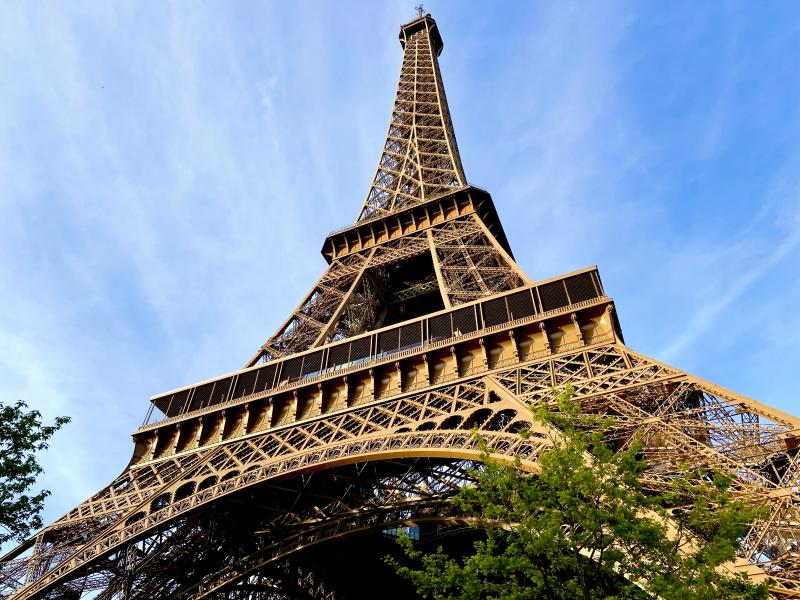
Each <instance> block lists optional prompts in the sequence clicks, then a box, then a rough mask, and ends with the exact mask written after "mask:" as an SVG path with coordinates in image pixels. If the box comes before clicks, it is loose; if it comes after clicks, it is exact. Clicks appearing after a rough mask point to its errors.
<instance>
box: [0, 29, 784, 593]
mask: <svg viewBox="0 0 800 600" xmlns="http://www.w3.org/2000/svg"><path fill="white" fill-rule="evenodd" d="M400 39H401V43H402V45H403V48H404V57H403V66H402V69H401V75H400V81H399V84H398V90H397V97H396V99H395V103H394V106H393V110H392V116H391V120H390V124H389V131H388V134H387V137H386V143H385V145H384V148H383V151H382V154H381V158H380V162H379V165H378V170H377V174H376V176H375V179H374V180H373V182H372V185H371V187H370V191H369V193H368V195H367V199H366V201H365V204H364V207H363V209H362V211H361V213H360V216H359V218H358V220H357V221H356V222H355V224H354V225H352V226H350V227H348V228H345V229H343V230H340V231H337V232H334V233H331V234H330V235H329V236H328V237H327V239H326V240H325V243H324V246H323V255H324V256H325V257H326V259H327V261H328V263H329V264H328V267H327V270H326V271H325V272H324V273H323V275H322V276H321V277H320V278H319V280H318V281H317V282H316V283H315V284H314V286H313V287H312V289H311V291H310V292H309V293H308V295H307V296H306V297H305V298H304V299H303V301H302V302H301V303H300V304H299V305H298V307H297V309H296V310H295V311H294V312H293V313H292V315H291V316H290V317H289V318H288V319H287V320H286V322H285V323H284V324H283V325H282V326H281V327H280V329H279V330H278V331H277V332H276V333H275V334H274V335H273V336H272V337H271V338H270V339H269V340H268V341H267V342H266V343H265V344H264V345H263V346H262V347H261V348H260V349H259V351H258V352H257V353H256V354H255V356H254V357H253V358H252V359H251V360H250V361H249V362H248V363H247V365H246V366H245V367H244V368H243V369H241V370H239V371H236V372H235V373H229V374H226V375H224V376H221V377H218V378H215V379H212V380H209V381H205V382H202V383H199V384H196V385H191V386H187V387H184V388H181V389H178V390H174V391H172V392H168V393H165V394H160V395H158V396H155V397H154V398H153V399H152V407H151V414H150V416H149V417H148V420H147V421H146V423H145V425H143V426H142V427H141V428H139V429H138V430H137V431H135V432H134V433H133V438H134V452H133V457H132V459H131V461H130V464H129V465H128V467H127V468H126V469H125V470H124V471H123V472H122V474H121V475H120V476H119V477H118V478H117V479H116V480H114V481H113V482H111V483H110V484H109V485H108V486H107V487H106V488H104V489H103V490H101V491H99V492H98V493H97V494H95V495H94V496H92V497H91V498H89V499H88V500H86V501H85V502H83V503H82V504H81V505H80V506H78V507H76V508H75V509H73V510H72V511H70V512H69V513H68V514H66V515H64V516H63V517H62V518H61V519H59V520H58V521H56V522H55V523H53V524H51V525H49V526H48V527H46V528H45V529H43V530H42V531H41V532H39V533H38V534H37V535H36V536H35V537H33V538H31V539H30V540H29V541H28V542H27V543H25V544H22V545H21V546H20V547H18V548H17V549H15V550H13V551H12V552H10V553H9V554H7V555H6V556H5V557H4V559H3V564H2V580H1V583H0V586H2V587H0V592H1V593H4V594H7V595H9V596H10V597H12V598H15V599H19V600H23V599H31V598H80V597H83V596H91V597H97V598H103V599H111V598H126V599H127V598H131V599H132V598H141V599H150V598H186V599H189V598H275V599H279V598H319V599H323V598H325V599H335V598H336V599H338V598H359V597H373V596H374V591H373V590H372V589H371V588H370V581H371V580H370V577H373V579H374V581H373V582H372V583H374V584H376V585H377V579H375V578H377V577H378V576H379V575H380V574H381V571H380V569H379V566H376V564H379V563H375V562H374V558H375V556H380V555H381V552H382V550H381V549H382V548H384V547H385V545H386V543H387V542H386V540H387V537H386V533H385V532H387V531H392V530H393V529H395V528H397V527H404V526H408V525H417V526H420V527H421V528H422V529H423V530H425V531H428V532H434V533H435V534H436V535H445V534H447V535H450V534H452V537H453V539H455V538H457V537H458V536H463V535H465V534H464V530H465V528H463V527H461V525H463V523H464V522H463V518H461V517H459V515H458V514H456V513H455V512H454V511H453V509H452V507H451V505H450V503H449V499H450V497H451V496H452V494H453V493H455V491H456V490H458V489H459V488H460V487H461V486H463V485H467V484H469V483H470V481H471V477H472V476H471V473H472V472H473V471H472V470H471V468H470V467H472V466H473V463H474V461H476V460H477V459H478V458H479V455H480V449H479V448H478V447H477V444H476V441H475V438H474V437H473V435H472V433H471V431H472V429H473V428H477V430H478V431H479V432H480V433H481V434H482V435H483V436H484V438H485V439H486V441H487V442H488V444H489V446H490V447H491V448H492V451H493V453H494V455H495V456H496V457H497V458H501V459H502V458H505V459H511V458H519V459H520V461H521V463H520V464H521V465H522V467H523V468H525V469H527V470H529V471H531V472H533V473H535V472H536V471H537V457H538V456H539V454H540V453H541V452H542V451H543V450H545V449H546V448H548V447H549V444H550V441H549V440H550V439H551V438H550V436H549V435H548V432H546V431H545V430H544V429H542V428H541V427H539V426H538V425H537V424H536V423H533V422H531V415H530V412H529V411H528V409H527V406H528V404H529V403H530V402H533V401H547V400H548V399H550V398H551V395H552V390H553V388H554V387H555V388H558V387H562V386H564V385H565V384H567V383H571V384H572V385H573V386H574V388H575V390H576V395H575V398H576V399H577V400H578V401H579V402H580V404H581V406H582V408H583V410H585V411H588V412H592V413H595V414H600V415H611V416H613V417H614V418H615V421H614V423H615V425H614V427H613V429H612V430H611V431H610V432H609V433H608V436H609V441H610V443H611V444H613V445H614V446H615V447H623V446H624V445H625V444H626V443H628V442H629V441H630V440H631V439H633V437H634V436H635V435H637V434H638V435H640V436H641V439H642V440H643V442H644V453H645V455H646V458H647V460H648V464H649V468H648V470H647V471H646V473H645V474H644V482H645V484H646V486H649V487H650V488H651V489H653V490H657V489H661V488H663V487H664V486H666V485H668V484H669V483H670V481H671V480H672V479H673V478H674V477H676V476H679V475H680V474H681V473H682V470H681V469H682V466H684V465H686V466H690V467H713V468H714V469H718V470H720V471H723V472H725V473H728V474H730V475H731V476H733V478H734V482H735V483H734V490H735V493H736V494H737V495H739V496H740V497H744V498H747V499H748V500H750V501H752V502H754V503H758V504H763V505H766V506H767V507H768V509H769V512H768V515H769V516H768V517H767V518H765V519H764V520H760V521H757V522H754V523H752V524H751V526H750V530H749V533H748V535H747V536H746V538H745V539H744V540H743V541H742V544H741V550H740V555H739V559H738V561H737V563H736V565H735V566H736V568H737V569H741V570H743V571H744V572H746V573H747V574H748V575H749V576H751V577H752V578H754V579H756V580H759V579H763V578H765V577H769V578H770V586H771V590H772V593H773V595H774V596H775V597H781V598H793V597H800V563H799V562H798V560H800V556H799V555H798V533H800V531H798V521H799V518H798V517H800V515H798V498H799V496H798V486H800V461H799V460H798V452H797V449H798V443H799V442H800V435H799V433H798V425H800V421H799V420H798V419H797V418H796V417H793V416H791V415H788V414H786V413H784V412H781V411H779V410H775V409H772V408H770V407H768V406H765V405H763V404H760V403H758V402H756V401H754V400H751V399H749V398H745V397H743V396H741V395H738V394H736V393H733V392H730V391H728V390H725V389H723V388H720V387H718V386H716V385H713V384H711V383H709V382H707V381H703V380H701V379H698V378H697V377H694V376H692V375H690V374H687V373H685V372H682V371H680V370H678V369H675V368H672V367H670V366H667V365H665V364H662V363H660V362H658V361H656V360H653V359H651V358H648V357H646V356H643V355H641V354H638V353H636V352H634V351H633V350H630V349H629V348H627V347H626V346H625V344H624V342H623V338H622V333H621V329H620V326H619V322H618V320H617V317H616V314H615V312H614V304H613V301H612V299H611V298H609V297H608V296H606V294H605V292H604V290H603V286H602V282H601V280H600V276H599V273H598V272H597V269H596V268H594V267H590V268H587V269H583V270H581V271H577V272H574V273H569V274H567V275H563V276H561V277H556V278H553V279H549V280H545V281H540V282H533V281H531V280H530V279H529V278H528V277H527V276H526V275H525V274H524V273H523V271H522V270H521V269H520V268H519V267H518V266H517V264H516V263H515V261H514V258H513V256H512V254H511V250H510V248H509V245H508V242H507V240H506V238H505V235H504V233H503V229H502V227H501V225H500V221H499V219H498V218H497V214H496V212H495V210H494V206H493V204H492V200H491V197H490V196H489V194H487V193H486V192H485V191H483V190H480V189H478V188H475V187H472V186H469V185H468V184H467V183H466V180H465V178H464V174H463V169H462V167H461V161H460V158H459V156H458V150H457V147H456V143H455V136H454V134H453V128H452V124H451V121H450V116H449V109H448V107H447V101H446V99H445V95H444V88H443V86H442V81H441V75H440V73H439V68H438V63H437V56H438V54H439V53H440V52H441V50H442V41H441V37H440V35H439V32H438V29H437V26H436V23H435V21H434V20H433V19H432V18H431V17H430V16H428V15H426V16H421V17H420V18H418V19H416V20H414V21H412V22H411V23H408V24H406V25H404V26H402V28H401V32H400ZM523 428H530V430H531V431H532V432H533V433H532V435H529V436H524V437H523V436H521V435H519V432H520V431H521V430H522V429H523ZM448 539H450V538H448ZM370 560H373V563H372V566H370V567H366V566H365V565H369V564H370V563H369V561H370ZM356 570H358V577H353V576H352V574H353V573H354V571H356ZM373 571H374V572H375V573H376V574H375V575H371V573H372V572H373ZM354 580H356V581H357V582H358V583H359V584H360V588H359V587H358V586H355V585H354V583H353V581H354ZM381 585H382V587H381V590H382V591H381V593H382V594H383V595H384V596H387V597H392V590H391V589H387V586H386V585H385V583H384V584H381ZM359 589H360V590H361V592H362V593H361V594H360V593H359ZM364 589H367V591H364ZM398 597H402V596H398Z"/></svg>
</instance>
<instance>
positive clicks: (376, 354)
mask: <svg viewBox="0 0 800 600" xmlns="http://www.w3.org/2000/svg"><path fill="white" fill-rule="evenodd" d="M603 297H604V294H603V288H602V283H601V281H600V276H599V273H598V272H597V268H596V267H589V268H587V269H583V270H581V271H575V272H574V273H569V274H567V275H564V276H562V277H560V278H556V279H551V280H547V281H543V282H540V283H535V284H533V285H530V286H526V287H523V288H518V289H516V290H512V291H510V292H505V293H503V294H497V295H493V296H491V297H489V298H487V299H484V300H478V301H475V302H471V303H468V304H464V305H461V306H458V307H456V308H452V309H449V310H444V311H439V312H437V313H432V314H430V315H426V316H424V317H420V318H417V319H414V320H411V321H404V322H402V323H398V324H397V325H394V326H391V327H386V328H383V329H379V330H377V331H373V332H370V333H366V334H362V335H359V336H355V337H352V338H349V339H347V340H343V341H341V342H336V343H331V344H328V345H326V346H323V347H321V348H316V349H312V350H307V351H305V352H302V353H299V354H294V355H291V356H287V357H285V358H282V359H278V360H273V361H270V362H267V363H264V364H261V365H257V366H254V367H250V368H249V369H244V370H241V371H237V372H235V373H232V374H228V375H224V376H222V377H218V378H216V379H213V380H210V381H205V382H202V383H198V384H195V385H192V386H188V387H185V388H182V389H178V390H174V391H172V392H167V393H165V394H160V395H158V396H153V397H152V398H151V401H152V403H153V406H154V407H155V408H157V409H158V410H159V411H160V412H161V413H163V414H165V415H166V416H167V417H175V416H178V415H182V414H184V413H189V412H193V411H197V410H201V409H204V408H207V407H209V406H212V405H216V404H221V403H230V402H232V401H234V400H238V399H240V398H246V397H248V396H252V395H254V394H262V393H265V392H268V391H270V390H280V389H281V388H284V387H286V386H288V385H292V384H295V383H298V382H301V383H313V382H314V381H315V380H323V379H326V378H329V377H330V375H331V374H332V373H337V372H342V374H344V373H345V372H346V371H349V370H351V369H354V368H356V367H359V366H361V367H363V366H365V365H366V364H367V363H373V362H376V361H383V360H386V359H388V358H395V359H398V360H399V359H401V358H403V357H404V356H407V355H410V354H414V353H416V352H418V351H419V350H421V349H423V348H431V349H433V348H435V347H437V346H439V345H441V343H442V342H443V341H447V340H455V339H457V338H459V337H462V336H467V335H475V334H476V333H483V332H485V333H491V332H492V331H496V330H499V329H502V328H504V327H506V326H508V325H510V324H513V323H516V322H518V321H522V320H529V319H531V318H535V317H544V316H547V315H548V314H550V313H555V312H560V311H562V310H564V309H568V308H570V307H574V308H579V306H577V305H586V304H588V303H591V302H592V301H593V300H597V299H600V298H603ZM152 413H153V411H152V409H151V411H150V413H148V416H147V418H146V420H145V424H149V423H151V422H152V417H153V414H152ZM158 418H159V417H158V416H156V419H158Z"/></svg>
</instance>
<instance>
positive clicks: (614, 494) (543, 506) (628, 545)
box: [387, 388, 768, 600]
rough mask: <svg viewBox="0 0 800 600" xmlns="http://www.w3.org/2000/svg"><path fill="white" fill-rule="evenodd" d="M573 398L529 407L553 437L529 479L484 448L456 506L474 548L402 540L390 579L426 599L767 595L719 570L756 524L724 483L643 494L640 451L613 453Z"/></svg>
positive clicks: (703, 479) (634, 447)
mask: <svg viewBox="0 0 800 600" xmlns="http://www.w3.org/2000/svg"><path fill="white" fill-rule="evenodd" d="M572 394H573V390H572V389H570V388H568V389H567V390H566V391H565V392H564V393H562V394H560V395H559V396H558V398H557V406H558V409H557V411H555V412H553V411H550V410H548V408H547V407H546V406H538V407H535V408H533V409H532V410H533V411H534V417H535V418H536V420H537V421H539V422H540V423H544V424H547V425H550V426H552V431H553V436H552V441H553V447H552V448H551V449H549V450H547V451H545V452H544V453H542V454H541V456H540V458H539V463H540V466H541V473H540V474H539V475H538V476H531V475H529V474H526V473H524V472H523V471H522V470H521V469H520V465H519V463H517V464H516V465H514V466H511V465H505V464H501V463H498V462H496V461H493V460H490V459H489V453H490V449H489V448H486V447H485V445H484V447H483V457H482V465H483V466H482V468H481V469H479V470H478V471H477V472H476V477H477V485H476V486H474V487H465V488H463V489H462V490H461V491H460V492H459V493H458V495H457V496H456V497H455V500H454V502H455V503H456V505H457V506H458V508H459V509H460V510H461V511H462V512H463V514H464V515H466V516H468V517H472V518H474V519H475V523H476V525H477V526H478V527H481V528H482V529H483V530H484V532H485V536H484V537H483V538H482V539H481V540H480V541H478V542H476V543H475V545H474V551H473V552H472V553H471V554H469V553H468V554H467V555H466V556H464V557H453V556H449V555H447V554H445V553H444V552H443V550H442V548H441V547H439V548H438V551H436V552H433V553H429V554H426V553H424V552H422V551H421V550H420V549H418V548H417V547H416V546H415V545H414V543H413V542H412V541H411V540H409V539H408V538H401V539H400V543H401V544H402V546H403V549H404V551H405V554H406V555H407V557H408V558H409V559H410V560H402V561H397V560H395V559H392V558H387V561H388V562H390V563H391V564H392V565H393V566H394V567H395V569H396V571H397V572H398V573H399V574H400V575H401V576H402V577H404V578H406V579H407V580H409V581H410V582H411V583H412V584H413V585H414V586H415V588H416V589H417V591H418V593H419V595H420V596H421V597H423V598H430V599H433V600H451V599H459V600H478V599H490V598H491V599H504V600H512V599H513V600H525V599H528V598H530V599H533V598H537V599H538V598H546V599H558V600H562V599H563V600H575V599H583V600H595V599H599V598H604V599H620V600H622V599H636V600H639V599H650V598H660V599H663V600H673V599H675V600H721V599H726V598H730V599H734V598H736V599H748V600H749V599H757V598H767V597H768V593H767V590H766V585H760V586H754V585H752V584H750V583H748V581H747V580H746V579H745V578H744V576H742V575H733V574H732V573H731V572H729V571H724V570H723V569H720V568H719V567H720V566H721V565H723V564H724V563H727V562H728V561H732V560H733V559H734V556H735V551H736V548H737V542H738V540H739V539H741V537H742V536H743V535H744V534H745V533H746V531H747V523H748V522H750V521H751V520H752V519H753V518H755V517H757V516H759V515H758V511H757V510H756V509H755V508H753V507H752V506H751V505H749V504H748V503H746V502H742V501H739V500H735V499H733V498H732V497H731V494H730V492H731V479H730V478H728V477H725V476H722V475H720V474H719V473H712V472H708V471H697V470H694V471H691V470H685V472H684V476H683V478H682V479H681V480H680V481H678V482H676V483H675V484H674V485H673V486H672V487H671V489H669V490H667V491H665V492H662V493H650V492H646V491H645V490H644V489H643V488H642V485H641V483H640V476H641V475H642V474H643V472H644V470H645V467H646V464H645V462H644V461H643V460H642V458H641V444H640V443H639V442H638V441H634V443H632V444H630V445H629V446H627V447H624V448H622V449H617V450H614V449H612V448H610V447H609V446H608V445H607V444H606V443H605V442H604V439H607V438H608V437H610V436H604V434H606V433H607V432H609V428H611V427H612V426H613V421H612V420H611V419H600V418H598V417H592V416H589V415H585V414H582V413H581V412H580V410H579V407H578V405H577V403H575V402H574V401H573V400H572ZM558 432H560V433H558Z"/></svg>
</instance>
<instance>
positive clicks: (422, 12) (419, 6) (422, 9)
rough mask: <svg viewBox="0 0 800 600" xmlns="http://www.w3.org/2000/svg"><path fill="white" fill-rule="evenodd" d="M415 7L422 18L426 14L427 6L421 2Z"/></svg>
mask: <svg viewBox="0 0 800 600" xmlns="http://www.w3.org/2000/svg"><path fill="white" fill-rule="evenodd" d="M414 8H416V9H417V15H418V16H419V18H420V19H421V18H422V17H424V16H425V7H424V6H423V5H422V4H419V5H418V6H415V7H414Z"/></svg>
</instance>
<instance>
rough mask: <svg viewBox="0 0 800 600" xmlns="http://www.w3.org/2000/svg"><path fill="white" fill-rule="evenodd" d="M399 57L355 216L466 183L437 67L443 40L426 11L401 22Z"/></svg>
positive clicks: (363, 216)
mask: <svg viewBox="0 0 800 600" xmlns="http://www.w3.org/2000/svg"><path fill="white" fill-rule="evenodd" d="M400 43H401V45H402V46H403V63H402V66H401V67H400V79H399V81H398V82H397V93H396V94H395V99H394V104H393V105H392V115H391V117H390V118H389V129H388V131H387V133H386V141H385V142H384V144H383V150H382V152H381V157H380V160H379V161H378V168H377V170H376V172H375V177H374V178H373V180H372V184H371V186H370V188H369V192H368V193H367V198H366V200H365V201H364V207H363V208H362V209H361V213H360V214H359V217H358V220H359V221H364V220H369V219H373V218H375V217H379V216H381V215H385V214H388V213H391V212H392V211H395V210H397V209H400V208H403V207H405V206H409V205H411V204H416V203H418V202H424V201H425V200H427V199H430V198H434V197H436V196H440V195H442V194H446V193H448V192H451V191H453V189H456V188H459V187H463V186H465V185H466V184H467V178H466V177H465V176H464V168H463V167H462V166H461V157H460V156H459V154H458V145H457V144H456V136H455V133H454V131H453V123H452V120H451V119H450V108H449V107H448V106H447V96H445V93H444V84H443V83H442V74H441V72H440V71H439V61H438V57H439V54H441V52H442V48H443V47H444V44H443V43H442V36H441V35H440V33H439V27H438V26H437V25H436V21H435V20H434V19H433V17H431V16H430V15H424V16H421V17H418V18H417V19H414V20H413V21H411V22H410V23H406V24H405V25H403V26H402V27H400Z"/></svg>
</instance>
